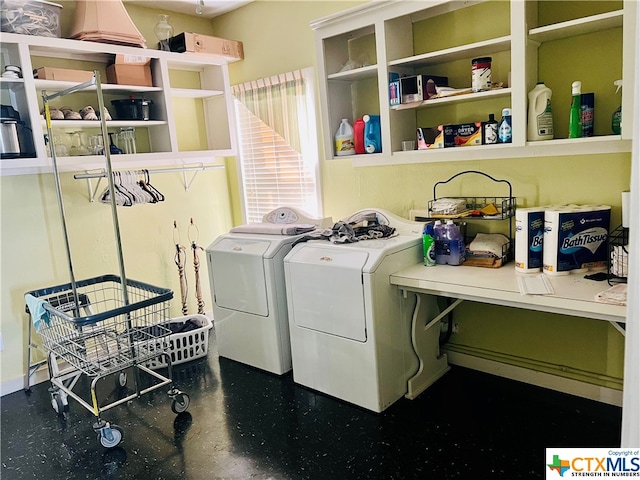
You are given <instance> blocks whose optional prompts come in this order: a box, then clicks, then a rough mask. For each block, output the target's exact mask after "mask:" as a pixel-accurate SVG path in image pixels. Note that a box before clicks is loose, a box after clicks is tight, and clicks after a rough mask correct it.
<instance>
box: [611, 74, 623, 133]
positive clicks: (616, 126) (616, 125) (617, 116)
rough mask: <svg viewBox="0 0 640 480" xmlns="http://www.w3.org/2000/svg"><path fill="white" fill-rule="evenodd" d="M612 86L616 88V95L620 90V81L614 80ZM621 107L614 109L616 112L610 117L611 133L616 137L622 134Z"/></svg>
mask: <svg viewBox="0 0 640 480" xmlns="http://www.w3.org/2000/svg"><path fill="white" fill-rule="evenodd" d="M613 84H614V85H615V86H616V87H617V88H616V93H618V92H619V91H620V89H621V88H622V80H616V81H615V82H613ZM621 125H622V105H620V106H619V107H618V108H616V111H615V112H613V115H611V131H612V132H613V133H615V134H616V135H620V133H622V127H621Z"/></svg>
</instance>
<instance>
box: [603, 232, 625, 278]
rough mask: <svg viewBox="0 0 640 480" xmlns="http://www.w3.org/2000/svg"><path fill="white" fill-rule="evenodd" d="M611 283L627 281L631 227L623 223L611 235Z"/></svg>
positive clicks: (609, 264) (609, 263) (609, 276)
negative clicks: (625, 226)
mask: <svg viewBox="0 0 640 480" xmlns="http://www.w3.org/2000/svg"><path fill="white" fill-rule="evenodd" d="M608 266H609V275H607V278H608V282H609V285H614V284H616V283H627V276H628V271H629V229H628V228H624V227H623V226H622V225H621V226H619V227H617V228H616V229H615V230H614V231H613V232H611V234H610V235H609V262H608Z"/></svg>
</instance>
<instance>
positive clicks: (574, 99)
mask: <svg viewBox="0 0 640 480" xmlns="http://www.w3.org/2000/svg"><path fill="white" fill-rule="evenodd" d="M581 90H582V82H573V83H572V84H571V110H569V138H580V137H582V122H581V118H582V106H581V105H580V96H581V93H582V92H581Z"/></svg>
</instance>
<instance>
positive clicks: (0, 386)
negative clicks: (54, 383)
mask: <svg viewBox="0 0 640 480" xmlns="http://www.w3.org/2000/svg"><path fill="white" fill-rule="evenodd" d="M48 380H49V370H48V369H47V365H46V364H45V365H42V366H41V367H40V368H39V369H38V370H36V371H35V372H34V373H33V374H32V375H31V378H30V379H29V385H30V386H33V385H36V384H38V383H42V382H46V381H48ZM20 390H24V377H17V378H12V379H11V380H7V381H5V380H2V382H1V383H0V396H2V397H4V396H5V395H9V394H10V393H14V392H17V391H20Z"/></svg>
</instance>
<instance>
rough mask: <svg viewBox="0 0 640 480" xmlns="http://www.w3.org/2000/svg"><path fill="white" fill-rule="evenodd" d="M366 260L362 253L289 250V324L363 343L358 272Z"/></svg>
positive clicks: (309, 248) (364, 336)
mask: <svg viewBox="0 0 640 480" xmlns="http://www.w3.org/2000/svg"><path fill="white" fill-rule="evenodd" d="M367 257H368V254H367V253H366V252H363V251H356V250H354V251H349V249H339V248H314V247H312V246H303V247H301V248H300V249H298V250H293V251H292V252H291V253H290V254H289V255H287V257H285V271H286V272H287V273H288V276H287V296H288V298H289V309H290V310H289V314H290V318H289V321H292V320H293V321H294V322H295V324H296V325H297V326H299V327H303V328H309V329H311V330H317V331H319V332H324V333H328V334H331V335H337V336H340V337H345V338H350V339H353V340H358V341H360V342H364V341H366V340H367V332H366V323H365V321H366V315H365V305H364V289H363V285H362V268H363V266H364V264H365V262H366V261H367ZM291 315H293V316H292V317H291Z"/></svg>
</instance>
